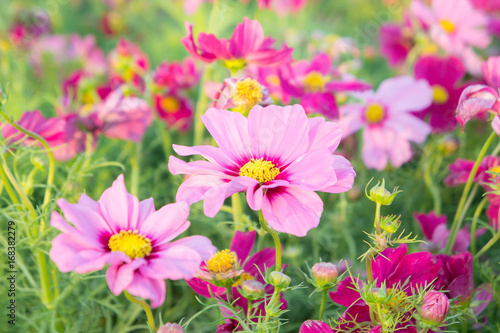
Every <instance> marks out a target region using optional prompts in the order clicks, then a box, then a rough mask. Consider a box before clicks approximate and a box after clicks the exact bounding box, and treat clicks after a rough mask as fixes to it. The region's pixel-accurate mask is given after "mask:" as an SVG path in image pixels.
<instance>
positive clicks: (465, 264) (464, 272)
mask: <svg viewBox="0 0 500 333" xmlns="http://www.w3.org/2000/svg"><path fill="white" fill-rule="evenodd" d="M435 258H436V259H437V260H439V261H440V262H441V264H442V266H441V269H440V270H439V274H438V280H437V284H438V286H439V287H441V289H443V290H447V292H446V295H447V296H448V298H450V299H453V298H458V300H457V302H458V303H468V302H469V301H470V300H471V297H472V296H473V294H474V281H473V268H472V261H473V257H472V255H471V254H470V253H469V252H462V253H460V254H456V255H454V256H448V255H446V254H438V255H436V256H435ZM437 289H439V288H437Z"/></svg>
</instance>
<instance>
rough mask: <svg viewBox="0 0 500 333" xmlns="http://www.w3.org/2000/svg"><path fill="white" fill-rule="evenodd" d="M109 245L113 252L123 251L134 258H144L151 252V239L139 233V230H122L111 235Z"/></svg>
mask: <svg viewBox="0 0 500 333" xmlns="http://www.w3.org/2000/svg"><path fill="white" fill-rule="evenodd" d="M108 246H109V248H110V250H111V251H112V252H115V251H121V252H123V253H125V254H126V255H128V256H129V257H130V258H132V259H136V258H144V257H145V256H147V255H149V254H150V253H151V250H152V247H151V240H150V239H149V238H147V237H144V236H143V235H141V234H139V233H137V230H135V231H132V230H129V231H125V230H122V231H120V233H118V234H114V235H113V236H111V238H110V239H109V242H108Z"/></svg>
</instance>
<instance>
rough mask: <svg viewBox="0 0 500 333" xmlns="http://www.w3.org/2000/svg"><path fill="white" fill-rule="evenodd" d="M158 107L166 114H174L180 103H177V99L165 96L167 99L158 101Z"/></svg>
mask: <svg viewBox="0 0 500 333" xmlns="http://www.w3.org/2000/svg"><path fill="white" fill-rule="evenodd" d="M160 106H161V108H162V109H163V110H165V111H166V112H168V113H174V112H176V111H178V110H179V108H180V106H181V103H179V100H178V99H177V98H174V97H171V96H167V97H163V98H162V99H161V100H160Z"/></svg>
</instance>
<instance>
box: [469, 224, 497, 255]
mask: <svg viewBox="0 0 500 333" xmlns="http://www.w3.org/2000/svg"><path fill="white" fill-rule="evenodd" d="M471 237H472V235H471ZM498 239H500V230H498V231H497V233H496V234H495V236H493V238H492V239H490V240H489V242H488V243H486V245H485V246H483V248H482V249H481V250H479V252H478V253H476V255H475V256H474V259H478V258H479V257H481V255H482V254H483V253H485V252H486V251H488V250H489V249H490V247H492V246H493V245H494V244H495V243H496V242H497V241H498Z"/></svg>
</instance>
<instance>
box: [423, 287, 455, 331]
mask: <svg viewBox="0 0 500 333" xmlns="http://www.w3.org/2000/svg"><path fill="white" fill-rule="evenodd" d="M449 307H450V300H449V299H448V297H446V295H445V294H443V293H442V292H439V291H434V290H433V291H429V292H428V293H427V294H426V295H425V297H424V301H423V304H422V306H421V308H420V317H421V319H422V322H423V323H424V324H427V325H430V326H437V325H439V324H441V323H442V322H443V321H444V319H445V318H446V315H447V314H448V309H449Z"/></svg>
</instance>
